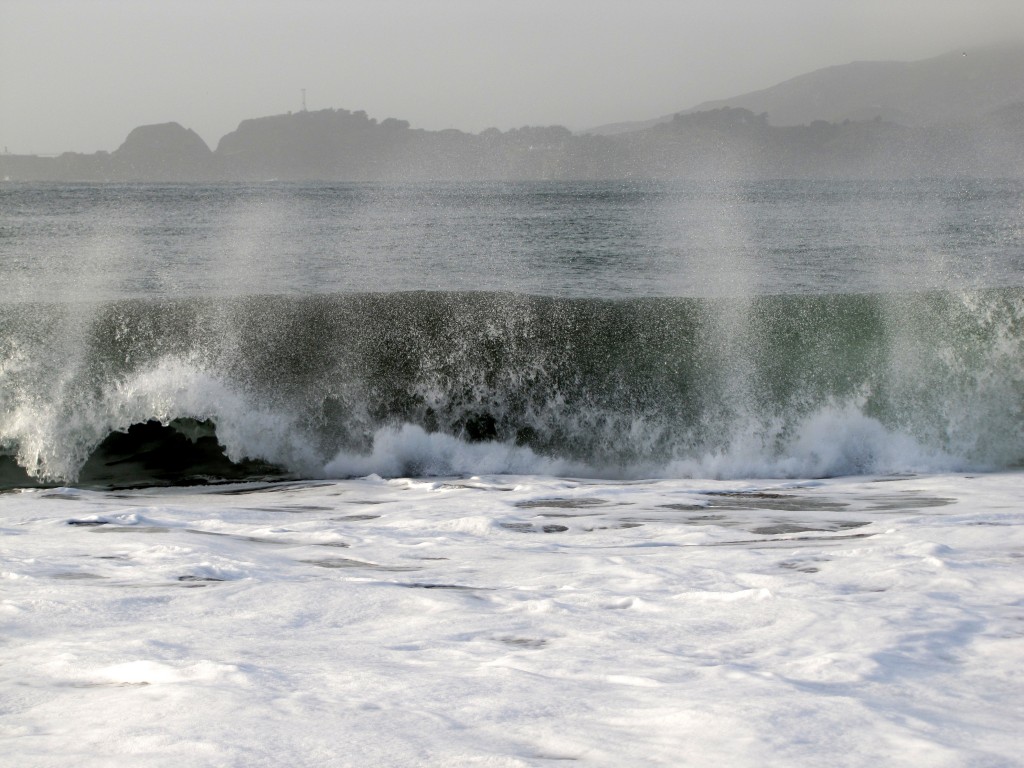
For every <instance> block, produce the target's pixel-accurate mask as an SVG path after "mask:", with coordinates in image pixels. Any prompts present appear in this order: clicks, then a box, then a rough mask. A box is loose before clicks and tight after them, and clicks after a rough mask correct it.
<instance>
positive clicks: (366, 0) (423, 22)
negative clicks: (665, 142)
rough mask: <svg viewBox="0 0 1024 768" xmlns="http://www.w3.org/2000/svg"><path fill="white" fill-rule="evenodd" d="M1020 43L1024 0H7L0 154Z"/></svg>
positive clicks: (661, 90)
mask: <svg viewBox="0 0 1024 768" xmlns="http://www.w3.org/2000/svg"><path fill="white" fill-rule="evenodd" d="M1008 38H1018V39H1019V38H1024V0H288V1H287V2H284V1H277V0H0V151H3V148H4V147H7V148H8V149H9V151H11V152H16V153H48V152H59V151H63V150H73V151H78V152H93V151H96V150H99V149H105V150H114V149H116V148H117V147H118V146H119V145H120V143H121V142H122V141H123V140H124V138H125V136H126V135H127V134H128V132H129V131H130V130H131V129H132V128H134V127H135V126H137V125H144V124H148V123H159V122H167V121H171V120H175V121H177V122H179V123H181V124H182V125H184V126H186V127H188V128H193V129H195V130H196V131H197V132H198V133H199V135H200V136H202V137H203V138H204V139H205V140H206V142H207V143H208V144H210V146H211V148H213V147H216V144H217V141H218V140H219V139H220V137H221V136H222V135H224V134H225V133H227V132H229V131H231V130H233V129H234V128H235V127H236V126H237V125H238V123H239V121H241V120H243V119H245V118H248V117H259V116H262V115H272V114H280V113H282V112H287V111H289V110H298V109H300V108H301V98H302V97H301V89H302V88H305V89H306V93H307V96H306V98H307V104H308V107H309V109H311V110H312V109H323V108H326V107H343V108H345V109H351V110H357V109H363V110H366V111H367V112H368V113H369V114H370V116H371V117H376V118H378V119H383V118H385V117H398V118H402V119H405V120H409V121H410V122H411V123H412V125H413V127H416V128H429V129H439V128H460V129H462V130H466V131H473V132H477V131H480V130H483V129H484V128H487V127H489V126H496V127H498V128H501V129H503V130H504V129H508V128H512V127H517V126H522V125H550V124H555V123H558V124H562V125H567V126H569V127H570V128H574V129H581V128H587V127H593V126H595V125H600V124H603V123H608V122H616V121H620V120H641V119H647V118H651V117H657V116H660V115H664V114H669V113H672V112H677V111H679V110H681V109H685V108H687V107H690V106H693V105H695V104H697V103H699V102H701V101H705V100H708V99H715V98H724V97H728V96H734V95H738V94H740V93H744V92H746V91H751V90H755V89H758V88H764V87H767V86H769V85H773V84H775V83H776V82H779V81H781V80H785V79H787V78H789V77H793V76H795V75H798V74H802V73H803V72H807V71H810V70H812V69H817V68H819V67H823V66H828V65H832V64H844V63H847V62H849V61H853V60H857V59H906V60H910V59H918V58H925V57H928V56H932V55H936V54H939V53H943V52H945V51H947V50H951V49H953V48H960V47H969V46H972V45H976V44H981V43H985V42H989V41H995V40H1005V39H1008Z"/></svg>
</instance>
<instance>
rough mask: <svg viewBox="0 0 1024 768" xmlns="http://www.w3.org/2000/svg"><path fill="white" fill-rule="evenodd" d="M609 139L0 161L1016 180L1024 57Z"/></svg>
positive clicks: (802, 90) (276, 120)
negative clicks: (953, 177)
mask: <svg viewBox="0 0 1024 768" xmlns="http://www.w3.org/2000/svg"><path fill="white" fill-rule="evenodd" d="M720 105H725V106H720ZM615 128H616V130H614V131H611V130H610V131H608V135H603V136H594V135H578V134H573V133H572V132H570V131H569V130H568V129H567V128H564V127H562V126H533V127H530V126H526V127H523V128H515V129H512V130H509V131H504V132H503V131H499V130H497V129H496V128H490V129H488V130H486V131H483V132H482V133H479V134H471V133H464V132H462V131H458V130H454V129H449V130H443V131H427V130H422V129H417V128H412V127H410V125H409V123H408V122H406V121H405V120H397V119H395V118H387V119H384V120H381V121H378V120H377V119H375V118H372V117H370V116H369V115H367V114H366V113H365V112H363V111H355V112H352V111H349V110H346V109H323V110H319V111H315V112H307V111H305V110H303V111H302V112H296V113H294V114H293V113H289V114H286V115H271V116H268V117H259V118H255V119H250V120H244V121H242V123H241V124H240V125H239V126H238V128H237V129H236V130H234V131H232V132H231V133H229V134H227V135H225V136H224V137H223V138H221V140H220V142H219V143H218V144H217V148H216V149H215V150H213V151H211V150H210V148H209V147H208V146H207V145H206V144H205V143H204V142H203V140H202V139H200V138H199V136H197V135H196V134H195V132H194V131H191V130H189V129H186V128H184V127H182V126H181V125H179V124H178V123H162V124H159V125H146V126H141V127H139V128H136V129H135V130H133V131H132V132H131V133H130V134H129V135H128V137H127V139H126V140H125V142H124V144H122V145H121V147H119V148H118V149H117V150H116V151H115V152H109V153H108V152H97V153H95V154H92V155H80V154H76V153H71V152H68V153H65V154H63V155H60V156H57V157H35V156H30V155H23V156H22V155H6V154H5V155H0V181H2V180H9V181H47V180H49V181H174V182H187V181H221V180H227V181H266V180H281V181H288V180H295V181H299V180H326V181H437V180H462V181H465V180H498V179H502V180H555V179H559V180H567V179H573V180H582V179H708V180H724V179H760V178H776V179H777V178H845V179H859V178H917V177H923V176H944V177H950V176H980V177H1015V178H1024V45H1019V46H1002V47H998V48H988V49H985V50H982V51H967V52H966V55H965V52H960V53H957V54H949V55H946V56H939V57H936V58H934V59H928V60H926V61H921V62H912V63H899V62H861V63H856V64H848V65H846V66H842V67H830V68H829V69H823V70H819V71H818V72H812V73H810V74H807V75H804V76H802V77H798V78H794V79H793V80H789V81H787V82H785V83H782V84H780V85H777V86H775V87H774V88H769V89H767V90H764V91H759V92H757V93H752V94H747V95H746V96H741V97H737V98H736V99H732V100H728V101H722V102H712V103H707V104H702V105H700V106H699V107H695V108H694V109H692V110H687V111H685V112H680V113H678V114H676V115H674V116H672V117H670V118H666V119H663V120H653V121H647V122H646V123H631V124H624V125H620V126H617V127H615Z"/></svg>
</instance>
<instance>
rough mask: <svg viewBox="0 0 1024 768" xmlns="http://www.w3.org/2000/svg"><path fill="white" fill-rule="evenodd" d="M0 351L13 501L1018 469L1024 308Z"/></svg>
mask: <svg viewBox="0 0 1024 768" xmlns="http://www.w3.org/2000/svg"><path fill="white" fill-rule="evenodd" d="M0 353H2V354H0V452H2V453H3V454H4V457H5V461H4V462H0V464H2V467H0V469H2V470H3V471H2V472H0V483H4V484H6V485H7V486H8V487H9V486H11V485H18V484H23V483H27V482H43V483H72V482H80V483H86V484H87V483H98V484H124V485H130V484H133V483H134V484H143V483H153V482H158V483H159V482H168V483H177V482H203V481H215V480H224V479H240V478H243V477H254V476H268V475H271V476H278V475H286V476H291V477H309V478H313V477H343V476H352V475H364V474H369V473H371V472H375V473H377V474H381V475H389V476H398V475H430V474H438V475H448V474H463V473H505V472H509V473H532V474H569V475H581V476H599V477H640V476H662V477H664V476H704V477H741V476H742V477H756V476H761V477H764V476H773V477H779V476H801V477H815V476H832V475H843V474H863V473H890V472H905V471H947V470H954V469H972V470H978V469H1000V468H1006V467H1011V466H1017V465H1019V464H1020V463H1021V461H1022V459H1024V291H1022V290H1020V289H1006V290H984V291H974V292H968V293H959V292H932V293H915V294H902V295H900V294H884V295H863V294H857V295H826V296H769V297H758V298H751V299H743V300H740V299H706V300H705V299H689V298H651V299H621V300H620V299H615V300H613V299H607V300H604V299H568V298H548V297H535V296H525V295H520V294H506V293H427V292H410V293H383V294H341V295H315V296H295V297H289V296H255V297H253V296H250V297H245V298H236V299H228V300H214V299H193V300H125V301H115V302H108V303H101V304H59V305H43V304H22V305H17V304H12V305H5V306H2V307H0ZM128 438H131V439H128Z"/></svg>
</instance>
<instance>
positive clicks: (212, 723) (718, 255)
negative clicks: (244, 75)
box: [0, 179, 1024, 768]
mask: <svg viewBox="0 0 1024 768" xmlns="http://www.w3.org/2000/svg"><path fill="white" fill-rule="evenodd" d="M0 270H2V272H0V275H2V280H0V638H2V639H0V715H2V716H0V755H3V756H4V758H0V762H3V759H7V760H9V761H11V765H18V766H19V767H20V768H29V767H31V766H49V765H56V764H60V765H68V764H74V765H77V766H83V767H90V766H96V767H99V766H105V767H106V766H121V765H123V766H132V768H139V767H140V766H141V767H143V768H147V767H149V766H160V767H163V766H168V767H170V766H174V768H181V766H210V768H213V767H214V766H217V768H221V767H223V766H238V767H239V768H241V767H242V766H245V768H253V767H255V766H267V767H268V768H269V767H270V766H279V765H291V766H300V767H303V768H305V767H308V768H313V767H314V766H315V768H334V767H335V766H339V767H340V766H419V765H423V766H446V767H447V766H483V765H486V766H514V767H520V766H545V765H564V764H566V762H572V763H577V764H581V765H590V766H623V765H629V766H648V765H650V766H686V765H693V766H707V765H730V766H735V767H737V768H744V767H747V766H749V767H750V768H755V767H756V768H764V767H765V766H779V768H793V767H794V766H798V767H799V766H807V768H810V767H811V766H820V765H834V766H837V767H841V766H856V767H858V768H859V767H861V766H864V767H867V766H872V767H873V766H877V765H886V766H907V767H908V768H910V767H911V766H912V767H913V768H918V767H919V766H922V765H929V766H947V767H957V768H959V767H961V766H962V767H963V768H967V766H984V767H985V768H1004V767H1005V768H1009V766H1016V765H1019V764H1020V762H1019V761H1020V755H1021V754H1024V737H1022V736H1021V732H1020V723H1019V712H1021V711H1024V681H1022V678H1021V671H1020V670H1021V669H1024V603H1022V601H1021V595H1022V594H1024V570H1022V565H1024V509H1022V507H1021V499H1022V498H1024V472H1022V471H1021V469H1022V466H1024V182H1022V181H1019V180H1016V181H1007V180H977V179H946V180H919V181H906V182H842V181H818V182H809V181H800V182H796V181H777V182H756V183H754V182H752V183H737V184H719V185H715V184H710V185H709V184H696V183H693V184H691V183H677V184H665V183H649V182H629V181H626V182H615V183H557V184H554V183H535V184H518V183H517V184H498V183H494V184H436V185H422V184H421V185H374V184H328V183H318V184H290V183H265V184H216V185H156V184H99V185H86V184H74V185H68V184H64V185H57V184H21V183H3V184H0Z"/></svg>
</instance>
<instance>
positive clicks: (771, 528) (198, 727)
mask: <svg viewBox="0 0 1024 768" xmlns="http://www.w3.org/2000/svg"><path fill="white" fill-rule="evenodd" d="M826 426H827V425H823V426H822V429H825V427H826ZM406 431H407V432H408V430H406ZM401 434H402V430H396V431H395V432H394V433H393V434H392V435H391V436H390V438H392V439H399V437H400V436H401ZM431 437H432V436H424V435H412V434H407V435H406V438H405V439H406V440H407V441H408V442H409V443H410V444H416V443H417V441H420V442H422V441H424V440H428V441H429V439H430V438H431ZM382 442H386V441H382ZM448 448H450V449H451V450H454V451H459V450H462V448H461V447H459V446H455V447H452V446H448ZM381 450H384V449H383V447H382V449H381ZM389 450H390V449H389ZM402 450H408V448H405V449H402ZM437 450H438V449H437V447H436V446H430V447H429V453H430V455H434V454H436V453H437ZM398 453H401V451H398ZM1022 481H1024V475H1022V474H1020V473H1004V474H989V475H980V476H962V475H949V474H946V475H923V476H899V477H880V478H875V477H852V478H851V477H848V478H842V479H833V480H818V481H808V480H806V479H800V480H756V479H750V478H747V479H742V480H707V479H704V480H644V481H628V482H613V481H607V480H587V479H580V478H576V479H570V478H557V477H551V476H545V475H537V474H526V475H479V476H471V477H466V476H457V477H447V478H432V479H409V478H396V479H393V480H385V479H383V478H381V477H379V476H378V477H366V478H357V479H352V480H344V481H331V482H325V481H310V482H306V483H279V484H259V483H250V484H243V485H235V486H226V487H219V488H210V489H163V490H157V489H150V490H140V491H132V492H118V493H104V492H98V491H77V492H70V491H66V490H64V489H55V490H45V491H39V490H37V491H26V492H20V493H7V494H3V495H0V518H2V522H0V541H2V544H3V546H2V547H0V573H2V575H3V584H4V588H3V592H2V594H0V634H2V636H3V637H4V642H3V643H2V644H0V702H2V704H0V706H2V711H3V718H2V720H0V750H2V752H0V753H2V754H3V755H4V757H5V760H7V761H8V762H10V764H12V765H18V766H43V765H52V764H53V763H54V759H55V756H59V760H60V761H61V762H72V763H74V764H75V765H81V766H89V767H91V766H101V765H102V766H111V765H114V766H117V765H124V766H128V765H131V766H133V767H135V766H142V767H143V768H146V767H148V766H167V765H172V764H174V765H182V764H185V765H191V766H211V767H212V766H223V765H247V766H275V765H291V766H298V767H305V766H308V767H309V768H313V767H314V766H316V768H321V767H322V766H342V765H353V766H363V765H425V766H450V765H501V766H535V765H545V764H548V763H551V762H554V761H559V762H561V761H566V760H571V761H577V762H581V763H584V764H588V765H600V766H618V765H636V766H648V765H649V766H675V765H682V764H692V765H724V764H728V765H735V766H787V767H789V766H798V767H799V766H819V765H828V764H834V765H845V766H869V765H878V764H881V765H887V766H888V765H893V766H919V765H922V764H928V765H992V766H996V765H1000V766H1002V765H1006V766H1009V765H1013V764H1015V762H1017V761H1018V758H1019V755H1020V754H1021V751H1022V749H1024V741H1022V737H1021V733H1020V729H1019V722H1018V720H1019V718H1018V715H1017V713H1019V712H1020V711H1021V710H1022V709H1024V686H1022V685H1021V684H1020V680H1019V677H1020V673H1019V670H1020V668H1021V667H1022V664H1024V643H1022V642H1021V640H1022V638H1024V633H1022V630H1021V623H1022V619H1024V613H1022V611H1021V605H1020V595H1021V594H1022V592H1024V572H1022V571H1021V569H1020V568H1019V567H1018V566H1019V564H1020V562H1021V556H1022V554H1024V514H1022V513H1021V512H1020V511H1019V509H1018V507H1019V499H1020V497H1021V493H1022V491H1024V487H1022ZM69 521H71V522H74V523H78V524H74V525H72V524H69Z"/></svg>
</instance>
